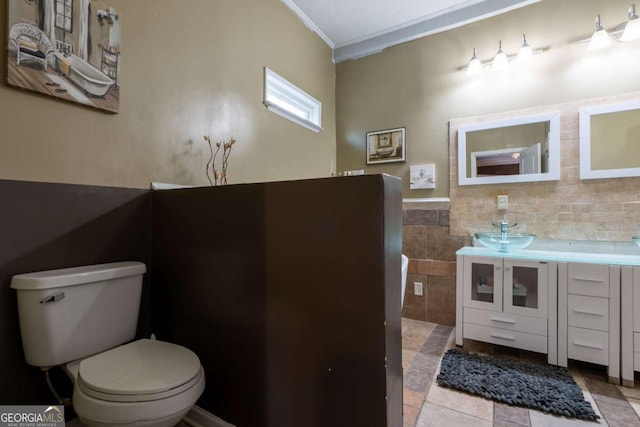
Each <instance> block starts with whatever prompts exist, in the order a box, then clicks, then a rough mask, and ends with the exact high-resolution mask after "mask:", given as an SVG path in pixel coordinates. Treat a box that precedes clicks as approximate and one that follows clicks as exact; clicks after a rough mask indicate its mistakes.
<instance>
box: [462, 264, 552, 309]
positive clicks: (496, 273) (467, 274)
mask: <svg viewBox="0 0 640 427" xmlns="http://www.w3.org/2000/svg"><path fill="white" fill-rule="evenodd" d="M547 272H548V269H547V264H546V263H544V262H540V261H529V260H516V259H509V258H504V259H503V258H493V257H476V256H474V257H464V278H465V284H464V306H465V307H473V308H479V309H483V310H491V311H497V312H503V313H513V314H521V315H525V316H534V317H542V318H545V317H547Z"/></svg>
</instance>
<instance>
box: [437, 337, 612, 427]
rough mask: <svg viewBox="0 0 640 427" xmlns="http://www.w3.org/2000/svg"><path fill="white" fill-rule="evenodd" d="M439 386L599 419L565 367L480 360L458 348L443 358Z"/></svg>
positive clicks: (533, 407)
mask: <svg viewBox="0 0 640 427" xmlns="http://www.w3.org/2000/svg"><path fill="white" fill-rule="evenodd" d="M437 380H438V384H440V385H441V386H443V387H449V388H454V389H456V390H462V391H466V392H468V393H471V394H477V395H479V396H483V397H485V398H487V399H492V400H495V401H497V402H502V403H506V404H508V405H515V406H524V407H526V408H531V409H538V410H541V411H544V412H548V413H551V414H555V415H563V416H565V417H570V418H579V419H583V420H596V419H598V418H600V417H599V416H598V415H597V414H596V413H595V412H594V411H593V408H592V407H591V404H590V403H589V402H587V401H586V400H584V396H583V395H582V390H580V387H579V386H578V385H577V384H576V382H575V381H574V379H573V377H572V376H571V374H570V373H569V372H568V371H567V370H566V369H565V368H562V367H559V366H553V365H534V364H531V363H525V362H520V361H518V360H511V359H504V358H498V357H493V356H480V355H477V354H472V353H467V352H465V351H462V350H459V349H457V348H454V349H451V350H449V351H447V352H446V353H445V355H444V356H443V358H442V365H441V367H440V374H439V375H438V378H437Z"/></svg>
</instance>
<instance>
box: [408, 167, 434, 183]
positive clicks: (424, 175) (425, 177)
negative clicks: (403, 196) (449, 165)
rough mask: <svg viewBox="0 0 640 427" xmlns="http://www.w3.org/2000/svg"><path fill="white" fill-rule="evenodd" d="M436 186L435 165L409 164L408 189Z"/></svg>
mask: <svg viewBox="0 0 640 427" xmlns="http://www.w3.org/2000/svg"><path fill="white" fill-rule="evenodd" d="M428 188H436V165H435V164H433V163H431V164H428V165H411V166H410V167H409V189H411V190H422V189H428Z"/></svg>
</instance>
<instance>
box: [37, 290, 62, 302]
mask: <svg viewBox="0 0 640 427" xmlns="http://www.w3.org/2000/svg"><path fill="white" fill-rule="evenodd" d="M63 298H64V292H58V293H57V294H53V295H51V296H48V297H46V298H45V299H43V300H42V301H40V304H46V303H48V302H56V301H60V300H61V299H63Z"/></svg>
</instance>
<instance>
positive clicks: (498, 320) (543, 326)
mask: <svg viewBox="0 0 640 427" xmlns="http://www.w3.org/2000/svg"><path fill="white" fill-rule="evenodd" d="M464 322H465V323H473V324H476V325H483V326H491V327H492V328H500V329H507V330H510V331H518V332H525V333H529V334H536V335H544V336H547V319H539V318H536V317H529V316H521V315H518V314H505V313H497V312H495V311H488V310H478V309H476V308H467V307H465V309H464Z"/></svg>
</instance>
